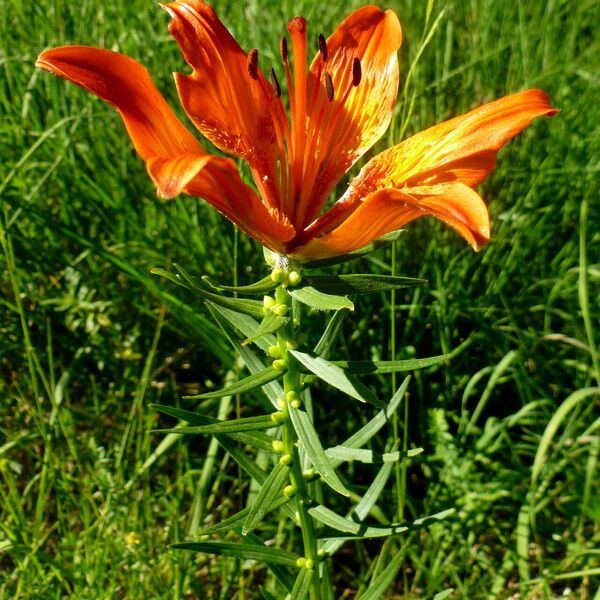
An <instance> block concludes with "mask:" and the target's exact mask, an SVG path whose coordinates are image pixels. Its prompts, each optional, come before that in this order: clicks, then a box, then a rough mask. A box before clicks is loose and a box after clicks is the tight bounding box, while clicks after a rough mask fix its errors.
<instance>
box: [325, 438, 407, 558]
mask: <svg viewBox="0 0 600 600" xmlns="http://www.w3.org/2000/svg"><path fill="white" fill-rule="evenodd" d="M397 445H398V444H397V443H396V444H395V445H394V448H393V449H394V450H395V449H396V447H397ZM392 468H393V463H385V464H384V465H383V467H381V469H379V473H377V475H376V477H375V479H373V483H371V485H370V486H369V489H368V490H367V491H366V492H365V494H364V495H363V497H362V498H361V499H360V500H359V502H358V504H357V505H356V506H355V507H354V508H353V509H352V510H351V511H350V512H349V513H348V515H347V517H348V518H350V519H353V520H355V519H358V520H359V521H363V520H364V519H366V518H367V515H368V514H369V512H370V511H371V510H372V509H373V507H374V506H375V503H376V502H377V500H378V499H379V497H380V496H381V492H382V491H383V488H384V487H385V485H386V483H387V480H388V479H389V477H390V473H391V472H392ZM344 541H345V540H323V544H322V546H321V547H322V549H323V551H324V552H325V554H328V555H332V554H333V553H334V552H337V551H338V550H339V548H341V547H342V545H343V544H344Z"/></svg>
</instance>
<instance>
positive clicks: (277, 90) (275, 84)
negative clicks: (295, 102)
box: [269, 67, 281, 98]
mask: <svg viewBox="0 0 600 600" xmlns="http://www.w3.org/2000/svg"><path fill="white" fill-rule="evenodd" d="M269 75H271V83H272V84H273V87H274V88H275V93H276V94H277V96H278V97H279V98H281V86H280V85H279V80H278V79H277V74H276V73H275V69H274V68H273V67H271V68H270V69H269Z"/></svg>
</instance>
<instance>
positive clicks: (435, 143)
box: [344, 89, 558, 203]
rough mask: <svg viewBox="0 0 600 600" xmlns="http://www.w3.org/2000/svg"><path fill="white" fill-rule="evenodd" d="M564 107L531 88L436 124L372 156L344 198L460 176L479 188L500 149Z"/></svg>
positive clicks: (429, 183) (356, 197) (348, 198)
mask: <svg viewBox="0 0 600 600" xmlns="http://www.w3.org/2000/svg"><path fill="white" fill-rule="evenodd" d="M557 112H558V110H557V109H555V108H553V107H552V106H551V104H550V100H549V98H548V96H547V95H546V93H545V92H543V91H542V90H535V89H534V90H526V91H524V92H519V93H517V94H511V95H509V96H505V97H504V98H500V99H499V100H496V101H495V102H490V103H488V104H484V105H483V106H480V107H478V108H476V109H474V110H472V111H470V112H468V113H466V114H464V115H461V116H459V117H456V118H454V119H450V120H449V121H445V122H444V123H440V124H439V125H435V126H434V127H430V128H429V129H426V130H425V131H422V132H421V133H418V134H416V135H414V136H412V137H410V138H408V139H407V140H405V141H404V142H402V143H400V144H398V145H397V146H394V147H393V148H390V149H389V150H385V151H384V152H382V153H381V154H378V155H377V156H375V157H374V158H373V159H372V160H371V161H369V162H368V163H367V164H366V165H365V167H364V168H363V169H362V171H361V172H360V173H359V174H358V176H357V177H356V178H355V179H354V181H353V182H352V183H351V186H350V190H349V194H348V195H347V196H346V198H345V199H344V201H345V202H346V203H348V202H349V203H352V201H354V202H356V201H358V200H360V198H363V197H364V196H365V195H366V194H368V193H370V192H372V191H374V190H376V189H381V188H385V187H395V188H402V187H404V186H408V187H413V186H423V185H436V184H439V183H447V182H452V181H460V182H462V183H464V184H465V185H468V186H470V187H474V186H476V185H478V184H479V183H481V182H482V181H483V180H484V179H485V178H486V177H487V176H488V175H489V173H490V172H491V171H492V169H493V168H494V167H495V165H496V155H497V153H498V151H499V150H500V148H502V146H504V144H505V143H506V142H507V141H508V140H510V139H511V138H512V137H514V136H515V135H517V134H519V133H521V131H523V130H524V129H525V128H526V127H527V126H528V125H529V124H530V123H531V122H532V121H533V120H534V119H536V118H537V117H541V116H543V115H546V116H552V115H554V114H556V113H557Z"/></svg>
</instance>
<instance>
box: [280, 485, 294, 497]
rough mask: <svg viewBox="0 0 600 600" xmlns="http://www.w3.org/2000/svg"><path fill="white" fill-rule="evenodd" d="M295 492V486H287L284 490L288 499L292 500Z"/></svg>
mask: <svg viewBox="0 0 600 600" xmlns="http://www.w3.org/2000/svg"><path fill="white" fill-rule="evenodd" d="M295 492H296V489H295V488H294V486H293V485H286V486H285V487H284V488H283V495H284V496H285V497H286V498H290V497H291V496H293V495H294V494H295Z"/></svg>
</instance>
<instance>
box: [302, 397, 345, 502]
mask: <svg viewBox="0 0 600 600" xmlns="http://www.w3.org/2000/svg"><path fill="white" fill-rule="evenodd" d="M290 417H291V419H292V424H293V425H294V429H295V430H296V434H297V435H298V439H299V440H300V441H301V442H302V445H303V447H304V449H305V450H306V454H308V457H309V458H310V460H311V462H312V464H313V466H314V467H315V469H316V470H317V472H318V473H319V475H321V477H322V479H323V481H324V482H325V483H327V485H329V486H330V487H331V488H332V489H334V490H335V491H336V492H338V493H339V494H342V495H343V496H350V492H349V491H348V490H347V489H346V488H345V487H344V485H343V484H342V482H341V481H340V479H339V477H338V476H337V474H336V472H335V471H334V469H333V465H332V464H331V462H330V461H329V458H327V455H326V454H325V452H324V450H323V446H321V441H320V440H319V435H318V434H317V432H316V431H315V428H314V426H313V424H312V422H311V420H310V417H309V416H308V414H307V413H305V412H304V411H303V410H298V409H295V408H290Z"/></svg>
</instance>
